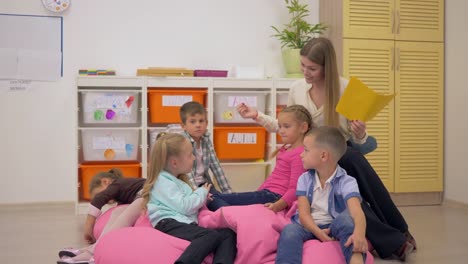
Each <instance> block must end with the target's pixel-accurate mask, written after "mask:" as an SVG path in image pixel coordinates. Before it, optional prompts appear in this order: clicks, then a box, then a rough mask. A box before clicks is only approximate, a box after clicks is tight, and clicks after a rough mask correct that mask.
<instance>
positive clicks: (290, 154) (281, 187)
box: [258, 146, 306, 206]
mask: <svg viewBox="0 0 468 264" xmlns="http://www.w3.org/2000/svg"><path fill="white" fill-rule="evenodd" d="M303 151H304V147H303V146H298V147H296V148H294V149H287V148H285V147H282V148H281V149H280V150H279V152H278V155H277V156H276V166H275V168H274V169H273V172H272V173H271V174H270V176H269V177H268V178H267V179H266V180H265V182H264V183H263V184H262V185H261V186H260V187H259V188H258V190H263V189H267V190H269V191H271V192H274V193H277V194H279V195H281V196H282V197H281V198H282V199H283V200H284V201H285V202H286V203H287V204H288V206H291V204H292V203H293V202H294V201H296V199H297V198H296V187H297V180H298V179H299V176H301V175H302V174H303V173H304V172H305V171H306V170H305V169H304V167H303V166H302V160H301V157H300V154H301V153H302V152H303Z"/></svg>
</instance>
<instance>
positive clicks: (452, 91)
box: [445, 0, 468, 204]
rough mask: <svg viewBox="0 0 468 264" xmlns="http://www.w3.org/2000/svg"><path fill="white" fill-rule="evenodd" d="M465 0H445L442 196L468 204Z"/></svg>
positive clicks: (467, 45) (466, 4) (467, 92)
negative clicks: (443, 194) (443, 187)
mask: <svg viewBox="0 0 468 264" xmlns="http://www.w3.org/2000/svg"><path fill="white" fill-rule="evenodd" d="M466 10H468V1H464V0H445V21H446V25H445V56H446V59H445V63H446V65H445V198H447V199H450V200H455V201H458V202H462V203H466V204H468V162H467V157H468V137H467V131H468V110H467V107H466V101H467V99H468V89H467V80H466V75H467V73H468V51H467V47H468V31H467V30H466V25H468V18H467V16H466Z"/></svg>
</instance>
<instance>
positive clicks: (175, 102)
mask: <svg viewBox="0 0 468 264" xmlns="http://www.w3.org/2000/svg"><path fill="white" fill-rule="evenodd" d="M191 101H193V96H191V95H163V97H162V105H163V106H182V105H183V104H185V103H188V102H191Z"/></svg>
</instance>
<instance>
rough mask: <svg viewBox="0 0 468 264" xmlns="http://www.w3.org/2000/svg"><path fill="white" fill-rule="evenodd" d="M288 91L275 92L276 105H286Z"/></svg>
mask: <svg viewBox="0 0 468 264" xmlns="http://www.w3.org/2000/svg"><path fill="white" fill-rule="evenodd" d="M288 94H289V93H288V92H277V93H276V105H279V106H286V105H288Z"/></svg>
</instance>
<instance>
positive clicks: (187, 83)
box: [74, 76, 295, 214]
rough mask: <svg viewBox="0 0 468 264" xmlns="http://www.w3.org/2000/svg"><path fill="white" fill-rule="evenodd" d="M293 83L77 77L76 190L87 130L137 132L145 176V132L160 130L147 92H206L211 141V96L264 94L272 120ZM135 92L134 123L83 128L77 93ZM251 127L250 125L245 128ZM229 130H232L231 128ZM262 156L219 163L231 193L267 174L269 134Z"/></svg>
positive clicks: (82, 204)
mask: <svg viewBox="0 0 468 264" xmlns="http://www.w3.org/2000/svg"><path fill="white" fill-rule="evenodd" d="M294 81H295V80H294V79H231V78H200V77H116V76H79V77H77V97H78V98H77V110H78V113H77V114H78V124H77V135H76V138H77V146H78V147H77V149H78V160H77V167H76V171H77V175H75V176H74V177H75V178H76V179H77V187H79V184H80V183H79V182H78V181H79V176H78V171H79V165H80V164H81V163H82V162H83V156H82V154H83V151H82V142H81V131H82V130H87V129H101V128H105V129H112V130H114V129H136V130H138V131H139V144H138V150H137V151H138V155H137V157H138V158H137V162H139V163H140V166H141V173H142V176H143V177H146V175H147V167H148V152H149V151H148V149H149V138H148V130H149V129H154V128H158V127H161V126H160V125H158V124H153V123H151V122H150V121H149V118H148V117H149V114H148V111H149V106H148V98H147V92H148V90H149V89H150V88H155V87H157V88H165V89H187V88H204V89H206V90H207V97H206V100H207V104H206V106H207V112H208V131H209V132H210V134H211V136H212V138H211V139H212V140H213V128H214V126H215V123H214V111H215V109H214V100H215V99H214V94H216V92H219V91H230V92H231V91H232V92H236V93H240V94H242V92H252V91H258V92H265V93H266V94H267V100H266V111H265V112H266V114H269V115H272V116H275V115H276V105H277V98H276V94H277V93H284V92H287V91H288V89H289V87H290V86H291V84H292V83H293V82H294ZM89 91H91V92H93V91H101V92H102V91H104V92H138V93H139V95H140V96H139V98H138V102H137V103H138V106H139V109H138V121H137V123H136V124H132V125H125V124H124V125H122V124H109V125H105V126H101V125H100V126H96V125H89V124H83V122H82V118H81V117H80V115H81V114H82V111H83V110H82V109H80V107H81V105H82V102H81V99H80V95H79V94H80V93H81V92H89ZM249 125H250V126H252V124H249ZM232 126H236V125H235V124H233V125H232ZM266 144H267V146H266V153H265V157H264V161H263V162H258V161H245V162H244V161H240V162H238V161H235V162H222V163H221V165H222V166H223V169H224V170H225V173H226V175H227V177H228V179H229V181H230V182H231V185H232V187H233V189H234V191H252V190H255V189H256V188H257V187H258V186H259V185H260V184H261V183H262V182H263V181H264V179H265V177H266V176H267V175H268V174H269V173H270V170H271V168H272V167H273V166H272V165H274V161H269V160H268V157H269V154H270V153H271V152H272V151H273V150H274V149H275V148H276V147H277V142H276V135H275V134H273V133H270V134H269V135H268V137H267V142H266ZM76 201H77V202H76V205H77V206H76V212H77V213H78V214H82V213H86V212H87V206H88V202H87V201H85V200H80V198H79V195H77V200H76Z"/></svg>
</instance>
